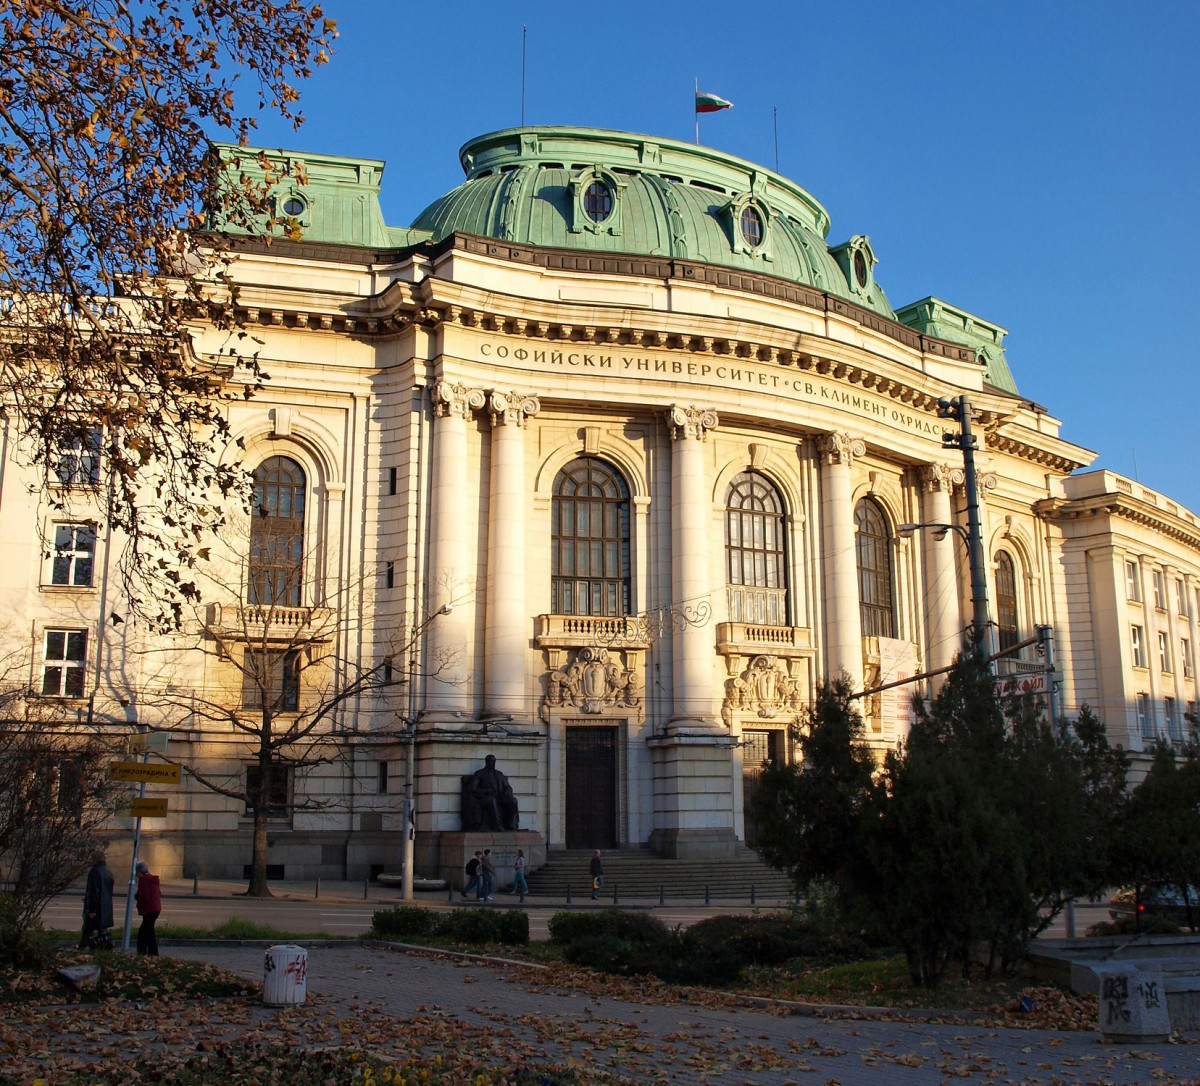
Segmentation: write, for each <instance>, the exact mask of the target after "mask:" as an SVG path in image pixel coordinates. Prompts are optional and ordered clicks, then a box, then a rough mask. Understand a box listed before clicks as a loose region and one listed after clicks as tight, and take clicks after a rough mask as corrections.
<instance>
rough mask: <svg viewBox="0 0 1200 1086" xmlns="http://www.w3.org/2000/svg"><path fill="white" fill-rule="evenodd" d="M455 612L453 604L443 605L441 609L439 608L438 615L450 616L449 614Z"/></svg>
mask: <svg viewBox="0 0 1200 1086" xmlns="http://www.w3.org/2000/svg"><path fill="white" fill-rule="evenodd" d="M453 610H454V604H452V603H443V604H442V605H441V607H439V608H438V609H437V613H438V614H439V615H448V614H449V613H450V612H451V611H453Z"/></svg>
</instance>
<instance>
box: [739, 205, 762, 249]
mask: <svg viewBox="0 0 1200 1086" xmlns="http://www.w3.org/2000/svg"><path fill="white" fill-rule="evenodd" d="M741 227H742V240H743V241H744V242H745V243H746V244H747V245H749V246H750V248H751V249H757V248H758V247H759V246H760V245H761V244H762V240H763V221H762V216H761V215H760V214H759V213H758V208H756V207H744V208H742V218H741Z"/></svg>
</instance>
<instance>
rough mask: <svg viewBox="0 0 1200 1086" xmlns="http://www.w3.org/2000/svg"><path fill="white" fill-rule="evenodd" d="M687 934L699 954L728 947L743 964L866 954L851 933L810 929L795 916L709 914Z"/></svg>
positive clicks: (848, 958)
mask: <svg viewBox="0 0 1200 1086" xmlns="http://www.w3.org/2000/svg"><path fill="white" fill-rule="evenodd" d="M688 934H689V935H690V936H691V937H692V939H693V940H694V941H695V944H696V946H697V947H698V948H699V950H700V952H701V953H703V954H709V953H715V952H717V951H719V950H730V951H732V952H733V953H734V954H735V955H736V956H737V958H738V959H739V960H740V961H741V962H743V963H744V964H746V965H780V964H781V963H783V962H786V961H791V960H792V959H793V958H810V959H816V960H818V961H825V962H844V961H856V960H858V959H860V958H863V957H866V956H867V955H868V954H869V949H868V947H867V946H866V944H865V943H864V942H863V941H862V940H861V939H859V938H857V937H856V936H855V935H853V934H847V933H845V932H838V931H827V930H825V929H823V928H822V927H821V926H819V925H818V926H816V927H815V928H814V926H813V925H812V924H810V923H808V922H807V921H806V920H804V919H803V918H802V917H799V916H796V915H762V916H710V917H709V918H708V919H706V920H701V921H699V922H698V923H696V924H693V925H692V926H691V927H690V928H689V929H688Z"/></svg>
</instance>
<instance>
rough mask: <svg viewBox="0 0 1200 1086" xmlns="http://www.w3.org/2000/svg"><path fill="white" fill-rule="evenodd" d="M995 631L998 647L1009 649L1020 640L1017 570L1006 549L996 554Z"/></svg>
mask: <svg viewBox="0 0 1200 1086" xmlns="http://www.w3.org/2000/svg"><path fill="white" fill-rule="evenodd" d="M996 632H997V635H998V641H999V646H998V647H999V648H1000V650H1001V651H1003V650H1004V649H1011V648H1012V647H1013V645H1015V644H1016V643H1017V642H1018V641H1020V640H1021V623H1020V620H1019V618H1018V617H1017V570H1016V566H1015V564H1014V563H1013V560H1012V558H1011V557H1010V556H1009V554H1008V552H1007V551H998V552H997V554H996Z"/></svg>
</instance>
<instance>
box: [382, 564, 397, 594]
mask: <svg viewBox="0 0 1200 1086" xmlns="http://www.w3.org/2000/svg"><path fill="white" fill-rule="evenodd" d="M383 585H384V587H385V588H395V587H396V563H395V562H389V563H388V564H387V565H386V566H384V567H383Z"/></svg>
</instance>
